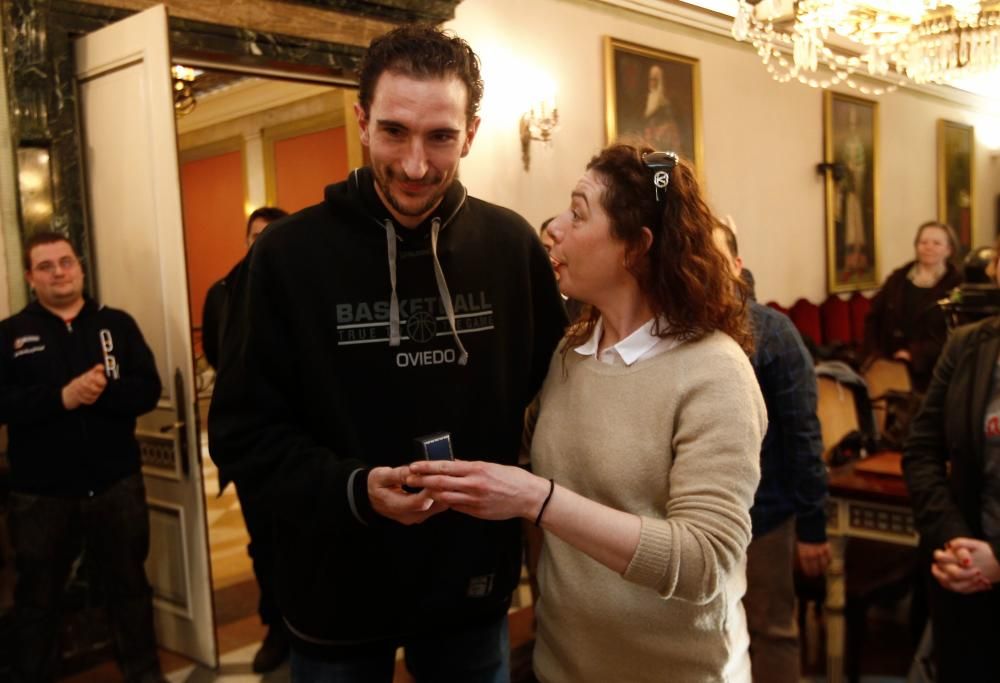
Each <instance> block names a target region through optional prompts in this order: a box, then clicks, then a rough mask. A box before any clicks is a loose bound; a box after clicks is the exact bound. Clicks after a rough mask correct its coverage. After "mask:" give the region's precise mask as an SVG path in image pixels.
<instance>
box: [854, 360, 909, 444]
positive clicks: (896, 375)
mask: <svg viewBox="0 0 1000 683" xmlns="http://www.w3.org/2000/svg"><path fill="white" fill-rule="evenodd" d="M862 376H863V377H864V378H865V383H866V384H868V395H869V396H870V397H871V399H872V407H873V409H874V411H875V420H876V422H877V423H878V430H879V433H880V434H881V433H882V431H883V429H884V428H885V403H884V402H882V401H878V400H877V399H879V398H880V397H882V396H884V395H885V393H886V392H887V391H889V390H891V389H893V390H896V391H904V392H909V391H911V390H912V388H913V387H912V386H911V384H910V371H909V370H908V369H907V367H906V363H903V362H902V361H898V360H890V359H888V358H876V359H875V360H874V361H872V363H871V365H869V366H868V367H867V368H866V369H865V371H864V373H863V375H862Z"/></svg>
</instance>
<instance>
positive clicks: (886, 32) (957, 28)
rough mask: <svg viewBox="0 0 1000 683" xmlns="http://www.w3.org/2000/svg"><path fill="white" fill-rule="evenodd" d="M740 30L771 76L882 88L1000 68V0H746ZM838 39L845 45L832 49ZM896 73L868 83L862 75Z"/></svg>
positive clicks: (736, 28) (736, 31)
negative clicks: (857, 78)
mask: <svg viewBox="0 0 1000 683" xmlns="http://www.w3.org/2000/svg"><path fill="white" fill-rule="evenodd" d="M738 4H739V8H738V10H737V13H736V18H735V19H734V21H733V28H732V32H733V37H734V38H736V39H737V40H741V41H749V42H750V43H752V44H753V46H754V48H755V49H756V50H757V54H758V55H760V58H761V60H762V61H763V62H764V65H765V66H766V67H767V70H768V72H770V73H771V76H772V77H773V78H774V79H775V80H777V81H780V82H787V81H790V80H792V79H796V80H798V81H799V82H801V83H804V84H806V85H809V86H812V87H814V88H828V87H830V86H831V85H837V84H838V83H845V84H846V85H848V86H850V87H852V88H856V89H858V90H861V91H862V92H865V93H871V94H875V95H879V94H882V93H883V92H887V91H889V90H894V89H895V87H896V85H895V84H901V83H903V82H905V81H907V80H909V81H911V82H914V83H943V84H946V83H948V82H949V81H951V80H952V79H954V78H959V77H965V76H972V75H978V74H981V73H984V72H987V71H993V70H995V69H997V68H1000V1H998V2H973V1H971V0H954V1H953V2H950V3H944V2H937V1H936V0H869V1H867V2H863V1H858V0H797V1H794V2H793V1H792V0H756V2H754V0H738ZM831 44H832V45H834V47H836V48H837V49H836V50H835V49H833V48H831ZM858 73H861V74H867V75H870V76H876V77H880V78H881V79H883V80H889V81H890V83H892V82H894V83H895V84H890V85H888V86H876V87H868V86H865V85H862V84H860V83H858V82H857V81H855V79H854V75H855V74H858Z"/></svg>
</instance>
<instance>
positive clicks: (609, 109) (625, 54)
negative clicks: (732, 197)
mask: <svg viewBox="0 0 1000 683" xmlns="http://www.w3.org/2000/svg"><path fill="white" fill-rule="evenodd" d="M700 79H701V77H700V70H699V64H698V60H697V59H695V58H694V57H685V56H684V55H678V54H674V53H672V52H663V51H661V50H654V49H653V48H650V47H644V46H642V45H637V44H635V43H628V42H626V41H624V40H618V39H617V38H611V37H610V36H605V37H604V82H605V118H606V121H607V133H608V142H609V143H611V142H614V141H616V140H619V139H621V140H628V141H640V140H641V141H643V142H645V143H646V144H648V145H649V146H650V147H653V148H654V149H657V150H660V151H671V152H676V153H677V154H678V155H680V156H681V157H683V158H685V159H688V160H689V161H691V162H692V163H693V164H694V165H695V169H696V170H697V171H698V172H699V174H700V172H701V167H702V147H701V94H700V93H701V80H700Z"/></svg>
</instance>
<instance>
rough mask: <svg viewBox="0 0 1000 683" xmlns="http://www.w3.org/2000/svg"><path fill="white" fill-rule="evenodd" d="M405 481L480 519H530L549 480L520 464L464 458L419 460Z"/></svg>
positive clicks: (411, 466)
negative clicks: (516, 465)
mask: <svg viewBox="0 0 1000 683" xmlns="http://www.w3.org/2000/svg"><path fill="white" fill-rule="evenodd" d="M406 484H407V485H409V486H414V487H422V488H424V489H425V490H426V492H427V494H428V495H429V496H430V497H431V498H433V499H434V500H435V501H436V502H438V503H442V504H444V505H446V506H448V507H449V508H451V509H452V510H457V511H458V512H462V513H465V514H467V515H471V516H473V517H479V518H480V519H512V518H515V517H523V518H525V519H530V520H534V519H535V516H536V515H537V513H538V511H539V510H540V509H541V507H542V502H543V501H544V500H545V497H546V496H547V495H548V493H549V482H548V480H546V479H542V478H541V477H538V476H535V475H534V474H532V473H531V472H528V471H527V470H524V469H522V468H520V467H512V466H509V465H498V464H496V463H492V462H477V461H468V460H419V461H417V462H414V463H411V464H410V475H409V476H408V477H407V478H406Z"/></svg>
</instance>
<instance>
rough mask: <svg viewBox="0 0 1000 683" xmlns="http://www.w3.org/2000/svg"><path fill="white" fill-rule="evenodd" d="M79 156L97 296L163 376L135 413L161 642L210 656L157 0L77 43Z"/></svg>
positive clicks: (183, 286) (162, 21)
mask: <svg viewBox="0 0 1000 683" xmlns="http://www.w3.org/2000/svg"><path fill="white" fill-rule="evenodd" d="M75 53H76V78H77V84H78V88H79V96H80V111H81V116H82V119H83V129H84V130H83V134H82V144H83V157H84V161H85V176H86V183H87V197H88V202H89V207H88V208H89V214H90V219H91V220H90V223H91V236H92V240H93V255H94V260H95V263H93V264H91V265H90V273H91V277H95V278H96V283H97V288H98V298H99V300H100V301H101V302H102V303H105V304H107V305H109V306H114V307H116V308H122V309H124V310H126V311H128V312H129V313H131V314H132V315H133V316H134V317H135V318H136V320H137V321H138V323H139V327H140V328H141V329H142V333H143V335H144V336H145V338H146V341H147V343H148V344H149V346H150V348H152V350H153V354H154V355H155V356H156V365H157V369H158V370H159V373H160V379H161V381H162V382H163V395H162V396H161V398H160V402H159V406H158V407H157V409H156V410H154V411H153V412H152V413H150V414H149V415H146V416H144V417H143V418H141V419H140V422H139V430H138V436H139V442H140V445H141V447H142V458H143V474H144V476H145V480H146V495H147V498H148V501H149V521H150V527H151V531H152V533H151V538H152V543H151V550H150V554H149V560H148V561H147V563H146V571H147V573H148V575H149V579H150V582H151V583H152V585H153V592H154V606H155V608H156V609H155V614H156V630H157V637H158V639H159V642H160V645H161V646H162V647H164V648H166V649H169V650H173V651H176V652H179V653H181V654H183V655H185V656H187V657H190V658H192V659H194V660H196V661H198V662H200V663H202V664H204V665H206V666H209V667H213V668H214V667H215V666H216V665H217V662H218V653H217V646H216V640H215V628H214V620H213V612H212V580H211V569H210V565H209V556H208V542H207V541H208V534H207V528H206V523H205V497H204V490H203V486H202V475H201V459H200V454H199V448H198V445H199V441H198V425H197V420H196V418H195V415H196V413H195V400H196V395H195V387H194V371H193V367H192V365H193V356H192V351H191V329H190V323H189V320H190V316H189V314H188V292H187V275H186V265H185V260H184V229H183V223H182V213H181V192H180V181H179V176H178V166H177V136H176V129H175V125H174V107H173V95H172V90H171V87H172V86H171V78H170V49H169V45H168V29H167V12H166V10H165V9H164V7H163V6H162V5H157V6H156V7H152V8H150V9H148V10H146V11H144V12H141V13H139V14H136V15H134V16H132V17H129V18H128V19H125V20H123V21H120V22H118V23H116V24H112V25H110V26H107V27H105V28H103V29H101V30H99V31H95V32H94V33H91V34H89V35H86V36H84V37H82V38H80V39H78V40H77V41H76V44H75Z"/></svg>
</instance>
